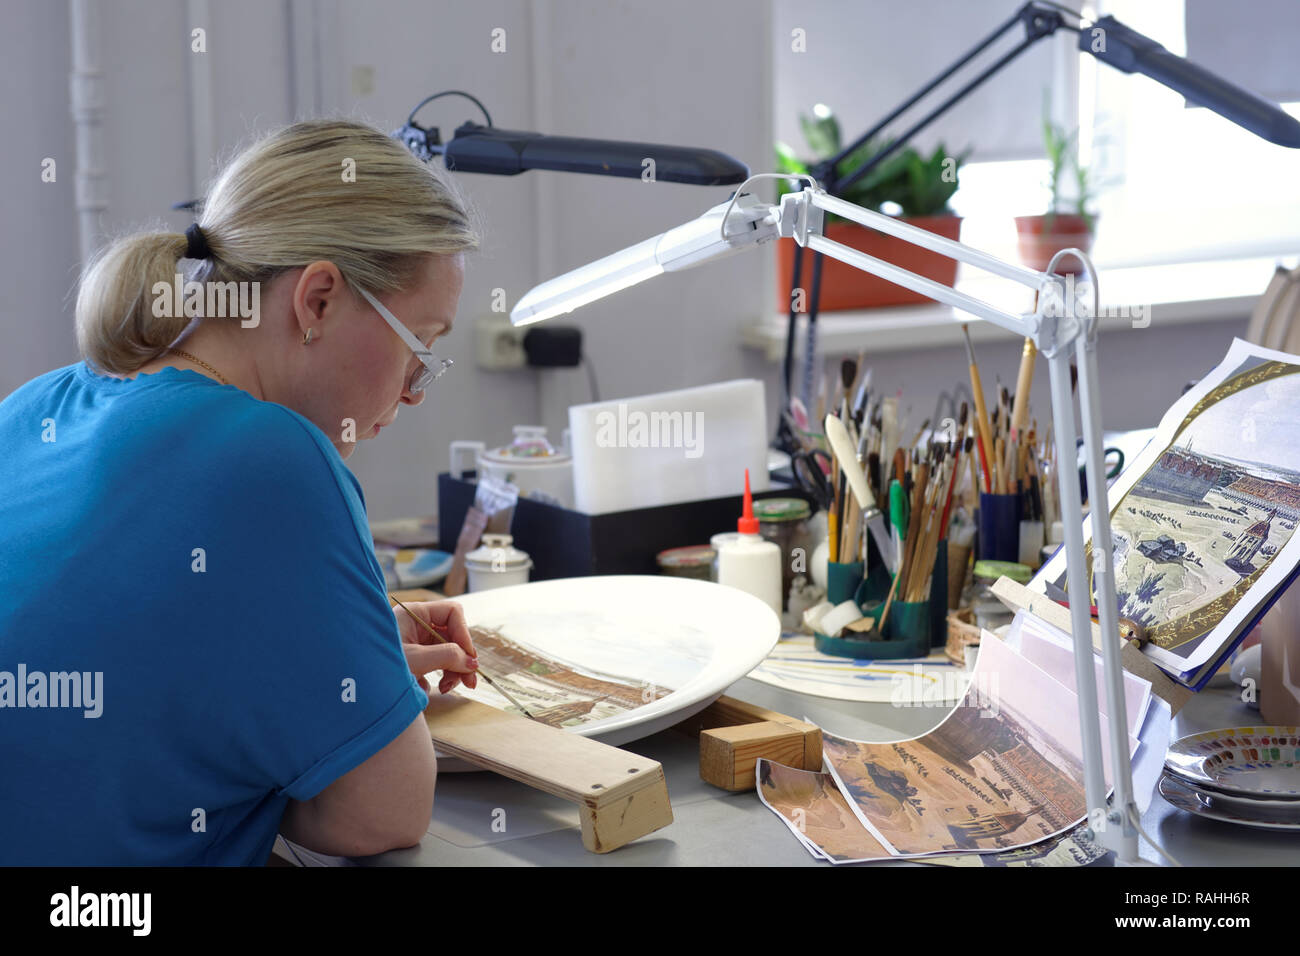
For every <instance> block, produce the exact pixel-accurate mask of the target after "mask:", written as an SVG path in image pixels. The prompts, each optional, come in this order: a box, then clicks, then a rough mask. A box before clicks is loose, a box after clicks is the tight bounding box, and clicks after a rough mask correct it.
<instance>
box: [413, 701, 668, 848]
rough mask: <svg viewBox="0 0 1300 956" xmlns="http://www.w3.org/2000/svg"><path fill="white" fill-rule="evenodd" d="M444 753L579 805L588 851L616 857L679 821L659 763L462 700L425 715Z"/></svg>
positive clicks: (432, 704) (439, 704)
mask: <svg viewBox="0 0 1300 956" xmlns="http://www.w3.org/2000/svg"><path fill="white" fill-rule="evenodd" d="M424 717H425V721H426V723H428V725H429V734H430V736H431V737H432V738H433V742H434V744H436V745H437V747H438V749H439V750H440V751H442V752H443V753H446V754H451V755H452V756H455V757H460V758H461V759H462V760H465V761H467V762H469V763H472V764H474V765H475V766H476V767H482V768H484V769H485V770H492V771H494V772H496V773H499V774H501V775H502V776H505V777H509V778H510V779H512V780H518V781H519V782H520V783H524V784H527V785H528V786H530V787H533V788H534V789H537V790H542V791H544V792H546V793H549V794H552V795H553V796H557V797H559V798H560V799H562V800H568V801H570V802H571V803H576V804H577V805H578V815H579V818H580V820H581V822H582V845H583V846H585V847H586V848H587V849H588V850H590V851H591V852H593V853H608V852H609V851H610V850H616V849H618V848H619V847H620V846H622V845H623V844H625V843H628V842H630V841H632V840H635V839H637V838H639V837H642V836H645V835H646V834H647V833H651V832H653V831H655V830H658V829H660V828H661V827H666V826H667V825H668V824H670V823H672V822H673V811H672V805H671V804H670V802H669V800H668V784H667V781H666V780H665V779H664V771H663V767H662V766H661V765H660V764H659V762H658V761H656V760H650V759H648V758H646V757H641V756H639V755H637V754H633V753H628V752H627V751H625V750H620V749H618V748H617V747H611V746H609V745H608V744H602V743H601V742H600V741H598V740H592V739H590V738H588V737H579V736H578V735H576V734H571V733H569V732H567V731H564V730H561V729H559V728H557V727H550V726H547V725H546V724H541V723H538V722H537V721H535V720H529V719H528V718H527V717H521V716H518V715H516V714H508V713H506V712H505V711H503V710H497V709H496V708H495V707H489V706H488V705H487V704H480V703H478V702H477V701H473V700H470V699H469V698H467V697H461V696H459V695H457V694H440V695H436V696H434V697H431V698H430V699H429V707H428V709H426V710H425V712H424Z"/></svg>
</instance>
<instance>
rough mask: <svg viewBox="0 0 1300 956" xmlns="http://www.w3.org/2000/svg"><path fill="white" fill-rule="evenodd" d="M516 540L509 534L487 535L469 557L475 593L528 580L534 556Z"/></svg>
mask: <svg viewBox="0 0 1300 956" xmlns="http://www.w3.org/2000/svg"><path fill="white" fill-rule="evenodd" d="M513 541H514V539H513V538H512V537H511V536H510V535H508V534H485V535H483V541H482V543H481V544H480V545H479V546H478V547H477V548H475V549H474V550H473V551H471V552H470V553H469V554H467V555H466V556H465V569H466V570H467V571H468V572H469V589H470V591H471V592H475V591H490V590H492V589H493V588H505V587H510V586H511V585H512V584H527V583H528V572H529V571H531V570H532V567H533V561H532V558H530V557H528V554H527V553H526V552H524V551H520V550H519V549H518V548H516V547H515V546H514V544H513Z"/></svg>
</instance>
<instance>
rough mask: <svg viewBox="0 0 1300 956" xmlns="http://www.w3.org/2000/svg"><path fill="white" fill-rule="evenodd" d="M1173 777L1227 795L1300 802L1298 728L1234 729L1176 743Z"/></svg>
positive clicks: (1170, 761) (1170, 762)
mask: <svg viewBox="0 0 1300 956" xmlns="http://www.w3.org/2000/svg"><path fill="white" fill-rule="evenodd" d="M1165 767H1166V768H1167V769H1168V770H1169V772H1170V773H1172V774H1175V775H1176V776H1178V777H1181V778H1183V779H1184V780H1186V781H1188V782H1189V783H1191V784H1193V785H1195V786H1198V787H1209V788H1210V789H1211V790H1219V791H1221V792H1223V793H1228V794H1239V795H1241V796H1246V797H1268V798H1271V799H1291V800H1297V801H1300V728H1297V727H1232V728H1228V729H1225V730H1208V731H1205V732H1204V733H1200V734H1192V735H1190V736H1188V737H1183V738H1182V739H1180V740H1177V741H1175V742H1174V743H1173V744H1172V745H1171V746H1170V748H1169V753H1168V754H1167V755H1166V757H1165Z"/></svg>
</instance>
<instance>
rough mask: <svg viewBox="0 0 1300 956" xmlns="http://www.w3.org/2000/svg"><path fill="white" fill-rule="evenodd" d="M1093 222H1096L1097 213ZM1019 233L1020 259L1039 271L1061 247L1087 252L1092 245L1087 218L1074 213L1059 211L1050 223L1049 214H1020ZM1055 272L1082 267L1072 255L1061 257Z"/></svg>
mask: <svg viewBox="0 0 1300 956" xmlns="http://www.w3.org/2000/svg"><path fill="white" fill-rule="evenodd" d="M1093 223H1094V225H1095V223H1096V217H1095V216H1094V217H1093ZM1049 226H1050V229H1049V228H1048V227H1049ZM1016 233H1017V234H1018V236H1019V239H1020V261H1021V262H1023V263H1024V264H1025V265H1026V266H1028V267H1029V268H1030V269H1035V270H1037V271H1038V272H1046V271H1047V265H1048V263H1050V262H1051V261H1052V256H1054V255H1056V254H1057V253H1058V252H1060V251H1061V250H1062V249H1079V250H1082V251H1083V252H1088V251H1089V250H1090V249H1091V248H1092V230H1090V229H1089V228H1088V221H1087V220H1086V219H1084V218H1083V217H1082V216H1079V215H1074V214H1072V213H1057V214H1056V215H1055V216H1052V217H1051V222H1050V223H1049V222H1048V217H1047V216H1017V217H1016ZM1056 271H1057V273H1058V274H1059V275H1077V274H1078V273H1079V272H1080V271H1081V267H1080V265H1079V262H1078V260H1076V259H1075V258H1074V257H1073V256H1071V257H1070V258H1069V259H1064V260H1062V261H1061V262H1060V263H1059V264H1058V265H1057V267H1056Z"/></svg>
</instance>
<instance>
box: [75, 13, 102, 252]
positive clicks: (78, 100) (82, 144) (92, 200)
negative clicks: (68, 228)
mask: <svg viewBox="0 0 1300 956" xmlns="http://www.w3.org/2000/svg"><path fill="white" fill-rule="evenodd" d="M100 11H101V7H100V4H99V0H70V2H69V5H68V14H69V26H70V32H71V35H72V36H71V40H72V74H71V76H70V77H69V97H70V106H71V112H72V122H73V127H74V131H75V140H76V153H77V166H76V171H75V178H74V190H75V197H76V198H75V202H76V209H77V231H78V241H79V244H80V249H81V261H82V263H83V264H84V263H87V262H89V261H90V260H91V259H92V258H93V257H94V255H95V250H96V249H98V248H99V241H100V238H101V236H102V234H103V225H102V216H103V214H104V212H105V211H106V210H107V209H108V186H107V183H108V177H107V175H106V174H105V172H104V127H103V116H104V74H103V72H102V71H101V69H100V56H99V49H100Z"/></svg>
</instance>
